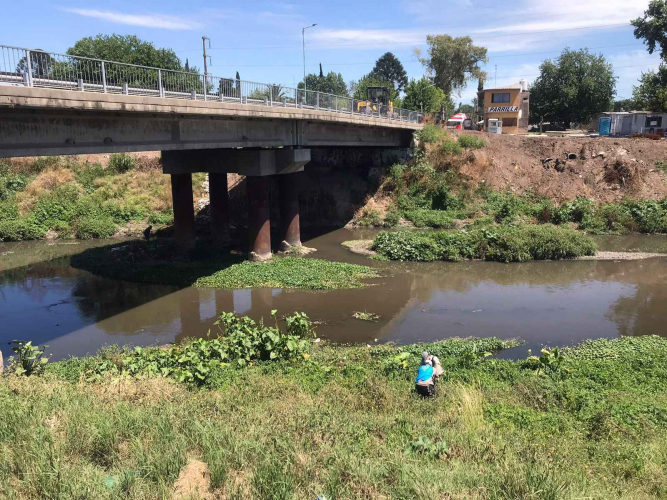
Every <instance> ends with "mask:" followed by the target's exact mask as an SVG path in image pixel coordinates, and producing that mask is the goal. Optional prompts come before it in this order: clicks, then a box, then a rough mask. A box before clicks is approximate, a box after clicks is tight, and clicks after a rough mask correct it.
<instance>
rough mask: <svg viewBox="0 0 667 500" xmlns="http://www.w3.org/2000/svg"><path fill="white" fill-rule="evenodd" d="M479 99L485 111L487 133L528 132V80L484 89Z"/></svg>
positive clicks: (479, 94)
mask: <svg viewBox="0 0 667 500" xmlns="http://www.w3.org/2000/svg"><path fill="white" fill-rule="evenodd" d="M478 99H479V102H480V105H481V106H483V109H484V130H485V131H486V132H493V133H503V134H519V133H526V132H528V113H529V110H530V92H528V83H527V82H526V80H521V82H520V83H515V84H512V85H506V86H504V87H497V88H493V89H484V90H483V91H481V92H479V93H478ZM489 124H490V125H491V126H490V127H489Z"/></svg>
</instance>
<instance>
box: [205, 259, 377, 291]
mask: <svg viewBox="0 0 667 500" xmlns="http://www.w3.org/2000/svg"><path fill="white" fill-rule="evenodd" d="M378 276H379V275H378V274H377V272H376V271H374V270H373V269H372V268H370V267H366V266H358V265H354V264H346V263H342V262H330V261H327V260H321V259H311V258H298V257H282V258H274V259H273V260H271V261H270V262H250V261H245V262H242V263H240V264H234V265H231V266H229V267H227V268H226V269H223V270H221V271H218V272H216V273H214V274H212V275H211V276H205V277H202V278H199V279H198V280H197V281H196V282H195V285H196V286H201V287H215V288H257V287H270V288H305V289H309V290H334V289H338V288H360V287H362V286H364V283H363V282H362V281H361V280H362V279H364V278H376V277H378Z"/></svg>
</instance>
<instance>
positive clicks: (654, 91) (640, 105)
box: [632, 64, 667, 113]
mask: <svg viewBox="0 0 667 500" xmlns="http://www.w3.org/2000/svg"><path fill="white" fill-rule="evenodd" d="M632 96H633V100H634V104H635V107H636V108H637V109H642V110H646V111H656V112H663V113H664V112H667V66H665V65H664V64H661V65H660V68H658V72H657V73H656V72H655V71H649V72H647V73H642V77H641V79H640V80H639V86H637V87H634V89H633V93H632Z"/></svg>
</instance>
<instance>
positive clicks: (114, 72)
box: [0, 45, 423, 123]
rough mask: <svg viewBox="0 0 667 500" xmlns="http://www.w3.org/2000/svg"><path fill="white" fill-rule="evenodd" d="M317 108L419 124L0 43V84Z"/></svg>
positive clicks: (348, 104) (394, 114)
mask: <svg viewBox="0 0 667 500" xmlns="http://www.w3.org/2000/svg"><path fill="white" fill-rule="evenodd" d="M2 84H5V85H21V86H26V87H44V88H55V89H63V90H74V91H80V92H100V93H105V94H125V95H141V96H150V97H161V98H168V99H193V100H204V101H219V102H235V103H239V104H252V105H259V106H283V107H292V108H302V109H316V110H321V111H329V112H333V113H347V114H350V115H353V114H354V115H364V116H369V117H374V118H378V119H385V120H397V121H405V122H411V123H421V122H422V121H423V115H422V114H420V113H418V112H417V111H410V110H406V109H399V108H394V107H393V106H387V105H380V104H370V103H367V102H365V101H358V100H356V99H353V98H351V97H349V96H338V95H333V94H327V93H324V92H316V91H311V90H304V89H295V88H290V87H284V86H282V85H276V84H266V83H257V82H249V81H246V80H238V79H234V78H221V77H217V76H211V75H202V74H199V73H194V72H188V71H180V70H172V69H162V68H151V67H148V66H138V65H135V64H126V63H119V62H113V61H103V60H100V59H90V58H87V57H78V56H70V55H67V54H57V53H53V52H44V51H41V50H31V49H25V48H21V47H11V46H8V45H0V85H2Z"/></svg>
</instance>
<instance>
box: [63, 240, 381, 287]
mask: <svg viewBox="0 0 667 500" xmlns="http://www.w3.org/2000/svg"><path fill="white" fill-rule="evenodd" d="M71 263H72V266H74V267H77V268H79V269H84V270H86V271H89V272H92V273H94V274H97V275H100V276H104V277H113V278H114V279H125V280H128V281H138V282H145V283H159V284H165V285H176V286H182V287H186V286H192V285H195V286H201V287H214V288H256V287H271V288H302V289H309V290H331V289H336V288H359V287H362V286H364V283H363V282H362V281H361V280H363V279H365V278H377V277H379V275H378V273H377V272H376V271H375V270H373V269H372V268H370V267H367V266H358V265H354V264H346V263H342V262H330V261H325V260H321V259H313V258H305V257H291V256H287V257H278V256H274V258H273V259H272V260H271V261H269V262H250V261H247V260H245V259H244V257H242V256H241V255H238V254H232V253H225V252H223V251H221V250H220V249H218V248H216V247H215V246H213V245H209V244H207V243H206V242H200V244H199V245H198V246H197V247H196V248H195V249H194V250H192V251H191V252H189V253H187V254H183V253H181V252H179V251H178V249H177V248H176V247H175V246H174V243H173V242H172V241H170V240H163V239H155V240H152V241H130V242H124V243H118V244H115V245H109V246H104V247H97V248H90V249H87V250H84V251H83V252H81V253H80V254H77V255H74V256H72V258H71Z"/></svg>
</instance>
